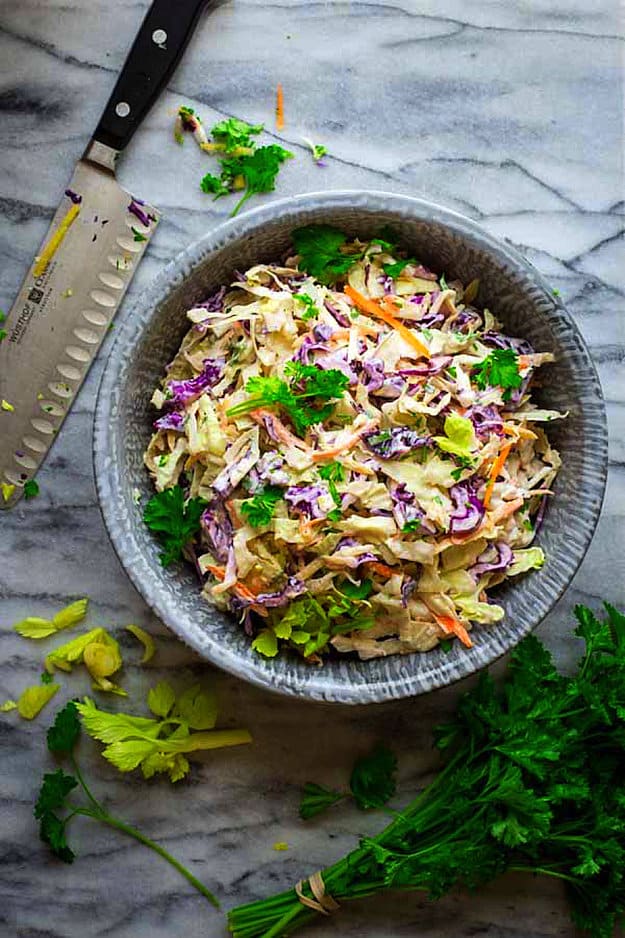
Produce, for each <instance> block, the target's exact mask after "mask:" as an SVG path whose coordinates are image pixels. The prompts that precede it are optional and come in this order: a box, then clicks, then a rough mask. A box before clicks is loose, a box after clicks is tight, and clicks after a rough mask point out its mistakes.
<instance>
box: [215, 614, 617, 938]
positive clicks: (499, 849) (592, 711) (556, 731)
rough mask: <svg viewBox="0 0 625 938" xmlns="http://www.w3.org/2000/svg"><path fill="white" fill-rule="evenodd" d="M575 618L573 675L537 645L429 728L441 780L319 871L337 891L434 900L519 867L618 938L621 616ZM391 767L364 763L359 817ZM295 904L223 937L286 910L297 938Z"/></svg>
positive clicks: (527, 644) (253, 914)
mask: <svg viewBox="0 0 625 938" xmlns="http://www.w3.org/2000/svg"><path fill="white" fill-rule="evenodd" d="M575 614H576V618H577V620H578V627H577V634H578V635H579V636H580V638H582V639H583V640H584V643H585V652H584V654H583V655H582V657H581V659H580V661H579V663H578V667H577V669H576V671H575V673H573V674H566V675H561V674H559V673H558V671H557V670H556V668H555V667H554V664H553V661H552V658H551V655H550V654H549V652H548V651H547V649H545V647H544V646H543V645H542V644H541V642H540V641H539V640H538V639H537V638H536V637H535V636H530V637H528V638H526V639H524V640H523V641H522V642H521V643H520V644H519V645H518V646H517V647H516V648H515V649H514V650H513V652H512V654H511V656H510V661H509V665H508V668H507V670H506V673H505V676H504V678H503V681H502V682H501V683H499V682H497V683H496V682H495V681H494V680H493V678H492V677H491V676H489V675H488V673H486V672H482V673H481V675H480V677H479V680H478V681H477V683H476V684H475V685H474V686H473V687H472V688H471V690H469V691H468V692H465V693H464V694H463V695H462V696H460V698H459V700H458V703H457V705H456V710H455V713H454V714H453V716H452V717H451V719H450V720H449V721H448V722H447V723H446V724H443V725H441V726H439V727H438V728H437V730H436V733H435V738H436V744H437V746H438V748H439V750H440V751H441V753H442V758H443V760H444V766H443V768H442V770H441V772H440V773H439V775H438V777H437V778H435V779H434V781H433V782H432V783H431V784H430V785H429V786H427V787H426V788H425V789H424V790H422V791H421V792H420V793H419V794H418V796H417V797H416V798H415V799H414V800H413V801H412V802H411V803H409V804H407V805H405V806H404V807H403V809H402V810H401V811H400V812H393V819H392V822H391V823H390V824H389V825H388V826H387V827H386V829H385V830H383V831H381V832H380V833H379V834H378V835H377V836H375V837H371V838H366V839H364V840H362V841H361V842H360V845H359V846H357V847H356V848H355V849H354V850H352V851H351V852H350V853H349V854H348V855H347V856H346V857H344V858H343V859H341V860H339V861H338V862H334V863H333V864H332V866H331V867H330V869H329V870H322V875H323V877H324V879H325V880H326V882H328V878H326V877H329V878H330V883H333V884H335V887H334V892H335V894H336V893H338V895H339V896H340V897H341V899H344V900H346V901H347V900H349V899H351V898H357V897H359V896H362V895H364V894H367V895H370V894H373V893H375V892H379V891H383V890H386V889H398V888H399V889H403V890H407V889H414V890H425V891H426V892H427V893H428V894H429V895H430V897H431V898H433V899H436V898H439V897H440V896H442V895H444V894H446V893H448V892H449V891H450V890H452V889H454V888H457V887H458V886H463V887H465V888H468V889H469V890H475V889H477V888H479V887H480V886H482V885H484V884H486V883H488V882H490V881H491V880H493V879H495V878H496V877H498V876H500V875H501V874H502V873H504V872H505V871H506V870H508V869H513V870H518V871H521V870H522V871H525V872H527V873H530V874H531V873H533V874H537V875H548V876H551V877H555V878H558V879H561V880H563V881H564V883H565V884H566V886H567V890H568V898H569V902H570V905H571V915H572V918H573V920H574V922H575V923H576V924H577V925H579V926H580V927H583V928H584V929H586V930H587V931H588V933H589V934H590V935H592V936H596V938H609V936H611V935H613V934H616V932H617V931H618V926H619V925H620V924H621V923H622V922H623V918H624V915H625V891H624V885H623V883H624V881H623V869H625V782H624V779H623V765H624V764H625V704H624V696H623V689H624V688H625V615H623V613H621V612H619V611H618V610H616V609H614V608H613V607H611V606H609V605H606V617H604V618H600V617H599V616H598V615H596V614H595V613H593V611H592V610H590V609H588V608H586V607H581V606H580V607H577V608H576V610H575ZM442 647H443V649H445V645H444V644H443V645H442ZM357 769H358V771H357ZM394 769H395V764H394V758H393V756H392V754H390V753H388V751H387V752H386V753H385V752H384V751H383V750H382V751H380V750H379V749H378V750H377V751H376V753H374V754H372V756H370V757H368V758H367V759H365V760H360V763H359V764H358V765H357V766H356V767H355V768H354V772H353V774H352V785H351V787H352V793H353V795H354V797H356V798H358V799H359V801H360V805H361V806H362V807H369V806H372V805H373V806H379V805H380V804H383V803H384V802H385V800H386V799H387V798H388V797H389V796H390V795H391V794H393V792H394V787H395V781H394ZM338 794H339V793H338V792H336V793H333V792H332V791H329V790H328V789H323V788H321V786H319V788H318V789H315V788H312V790H310V795H309V797H310V802H311V807H312V809H313V811H314V809H315V807H316V804H315V798H316V797H317V796H318V803H319V810H322V809H323V807H324V803H327V804H332V803H334V797H335V796H338ZM336 884H338V888H337V886H336ZM295 901H296V900H295V898H294V897H293V895H292V893H291V894H290V895H289V896H288V897H285V896H284V894H283V895H282V896H279V897H271V898H269V899H267V900H265V901H262V902H257V903H254V904H253V906H250V905H247V906H244V907H243V908H242V909H234V910H233V911H231V912H230V913H229V925H230V929H231V931H233V932H235V933H239V931H241V932H242V931H243V930H245V931H246V933H248V932H249V933H250V934H252V933H254V934H260V933H261V932H262V933H266V932H268V931H270V930H272V929H273V930H274V931H276V932H279V931H280V928H281V927H282V926H283V925H284V921H285V914H286V913H289V927H290V928H291V930H293V929H294V928H296V927H297V926H298V925H299V924H300V923H301V922H302V921H305V920H306V919H307V917H308V912H307V911H306V910H303V911H302V910H298V907H297V905H294V904H293V903H295ZM291 910H294V911H293V912H292V913H291ZM298 915H299V916H301V918H297V916H298Z"/></svg>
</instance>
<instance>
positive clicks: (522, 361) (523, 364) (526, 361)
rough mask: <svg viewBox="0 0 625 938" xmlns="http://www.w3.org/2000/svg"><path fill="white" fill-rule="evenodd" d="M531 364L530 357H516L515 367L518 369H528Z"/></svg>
mask: <svg viewBox="0 0 625 938" xmlns="http://www.w3.org/2000/svg"><path fill="white" fill-rule="evenodd" d="M531 364H532V356H531V355H518V356H517V365H518V366H519V368H523V369H524V368H529V367H530V366H531Z"/></svg>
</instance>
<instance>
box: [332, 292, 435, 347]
mask: <svg viewBox="0 0 625 938" xmlns="http://www.w3.org/2000/svg"><path fill="white" fill-rule="evenodd" d="M344 292H345V294H346V296H348V297H349V298H350V300H353V302H354V303H355V304H356V306H358V307H360V309H362V310H363V311H364V312H365V313H369V315H370V316H375V317H376V318H377V319H381V320H382V321H383V322H385V323H386V324H387V326H391V328H392V329H395V330H396V332H399V334H400V336H401V337H402V339H404V341H405V342H407V343H408V345H411V346H412V347H413V349H415V351H417V352H418V353H419V355H423V357H424V358H429V357H430V350H429V349H428V348H427V346H426V345H424V344H423V342H421V341H420V340H419V339H418V338H417V337H416V335H415V334H414V333H413V332H412V330H411V329H408V327H407V326H404V324H403V322H400V321H399V319H396V318H395V316H393V313H392V312H391V310H392V311H393V312H395V311H396V308H395V307H394V306H393V304H392V303H391V302H390V300H389V299H388V297H387V298H385V299H384V301H383V304H384V308H382V306H380V305H379V303H376V301H375V300H371V299H368V298H367V297H366V296H363V295H362V293H359V292H358V290H354V288H353V287H352V286H350V285H349V284H347V286H346V287H345V289H344Z"/></svg>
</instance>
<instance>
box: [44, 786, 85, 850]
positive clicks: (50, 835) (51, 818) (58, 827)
mask: <svg viewBox="0 0 625 938" xmlns="http://www.w3.org/2000/svg"><path fill="white" fill-rule="evenodd" d="M59 771H61V770H59ZM45 777H46V776H44V778H45ZM69 777H71V776H69ZM44 784H45V782H44ZM39 836H40V838H41V840H42V841H43V842H44V844H48V846H49V847H50V850H51V851H52V853H53V854H54V856H56V857H58V858H59V860H63V862H64V863H73V862H74V857H75V856H76V854H75V853H74V851H73V850H72V849H71V847H70V846H69V845H68V843H67V840H66V838H65V822H64V821H62V820H61V819H60V818H58V817H57V816H56V814H54V812H52V811H48V812H46V813H45V814H44V815H42V817H41V823H40V824H39Z"/></svg>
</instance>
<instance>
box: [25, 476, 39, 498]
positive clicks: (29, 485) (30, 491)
mask: <svg viewBox="0 0 625 938" xmlns="http://www.w3.org/2000/svg"><path fill="white" fill-rule="evenodd" d="M37 495H39V483H38V482H36V480H35V479H27V480H26V482H24V498H25V499H29V498H35V496H37Z"/></svg>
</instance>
